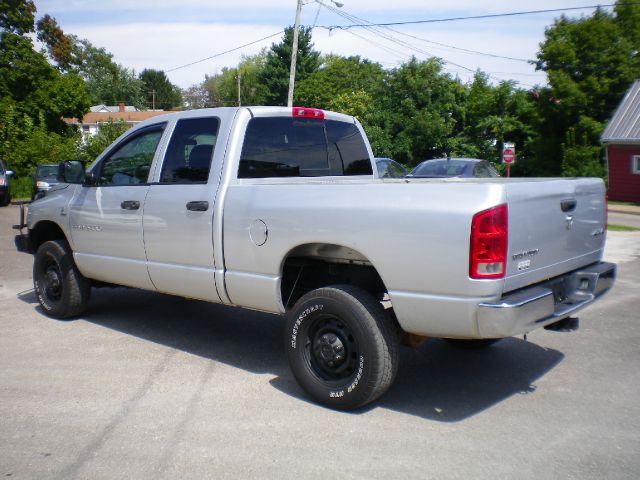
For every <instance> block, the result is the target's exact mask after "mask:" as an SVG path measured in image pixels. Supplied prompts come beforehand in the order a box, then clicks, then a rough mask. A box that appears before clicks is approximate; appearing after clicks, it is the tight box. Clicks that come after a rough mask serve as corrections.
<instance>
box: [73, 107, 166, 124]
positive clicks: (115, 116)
mask: <svg viewBox="0 0 640 480" xmlns="http://www.w3.org/2000/svg"><path fill="white" fill-rule="evenodd" d="M167 113H169V112H165V111H162V110H148V111H146V112H89V113H85V115H84V117H82V119H80V120H79V119H77V118H65V119H64V121H65V123H67V124H69V125H78V124H79V125H88V124H97V123H105V122H109V121H112V122H118V121H123V122H127V123H137V122H142V121H143V120H146V119H147V118H151V117H157V116H158V115H165V114H167Z"/></svg>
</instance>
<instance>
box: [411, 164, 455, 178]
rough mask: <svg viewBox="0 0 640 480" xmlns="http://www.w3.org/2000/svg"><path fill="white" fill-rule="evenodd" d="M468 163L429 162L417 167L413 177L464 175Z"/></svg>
mask: <svg viewBox="0 0 640 480" xmlns="http://www.w3.org/2000/svg"><path fill="white" fill-rule="evenodd" d="M466 166H467V162H461V161H456V160H443V161H439V160H435V161H433V160H429V161H427V162H424V163H422V164H420V165H418V166H417V167H416V169H415V170H414V171H413V172H412V173H413V175H417V176H424V177H455V176H458V175H462V174H463V173H464V170H465V167H466Z"/></svg>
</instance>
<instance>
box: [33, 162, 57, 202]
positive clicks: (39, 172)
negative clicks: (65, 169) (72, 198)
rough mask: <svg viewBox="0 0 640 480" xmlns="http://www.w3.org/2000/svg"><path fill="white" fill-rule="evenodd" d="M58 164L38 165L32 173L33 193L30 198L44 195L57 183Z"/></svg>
mask: <svg viewBox="0 0 640 480" xmlns="http://www.w3.org/2000/svg"><path fill="white" fill-rule="evenodd" d="M57 176H58V165H57V164H56V165H51V164H49V165H38V168H37V169H36V173H35V174H34V175H33V193H32V194H31V199H32V200H36V199H38V198H40V197H44V196H45V195H46V193H47V192H48V191H49V190H51V189H52V188H53V187H55V186H56V185H57V184H58V179H57Z"/></svg>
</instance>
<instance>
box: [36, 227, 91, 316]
mask: <svg viewBox="0 0 640 480" xmlns="http://www.w3.org/2000/svg"><path fill="white" fill-rule="evenodd" d="M33 286H34V289H35V292H36V296H37V297H38V302H39V303H40V306H41V307H42V309H43V310H44V311H45V313H46V314H47V315H48V316H50V317H53V318H61V319H62V318H69V317H74V316H76V315H80V314H81V313H82V312H84V311H85V310H86V308H87V304H88V303H89V298H90V297H91V283H90V282H89V280H88V279H86V278H85V277H84V276H83V275H82V274H81V273H80V272H79V271H78V267H76V264H75V262H74V261H73V254H72V253H71V249H70V248H69V245H68V244H67V242H65V241H64V240H51V241H48V242H45V243H43V244H42V245H40V247H39V248H38V251H37V252H36V255H35V258H34V262H33Z"/></svg>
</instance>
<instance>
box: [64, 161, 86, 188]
mask: <svg viewBox="0 0 640 480" xmlns="http://www.w3.org/2000/svg"><path fill="white" fill-rule="evenodd" d="M85 176H86V174H85V171H84V163H82V162H81V161H79V160H66V161H64V162H61V163H59V164H58V175H57V178H58V181H59V182H64V183H84V180H85Z"/></svg>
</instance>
